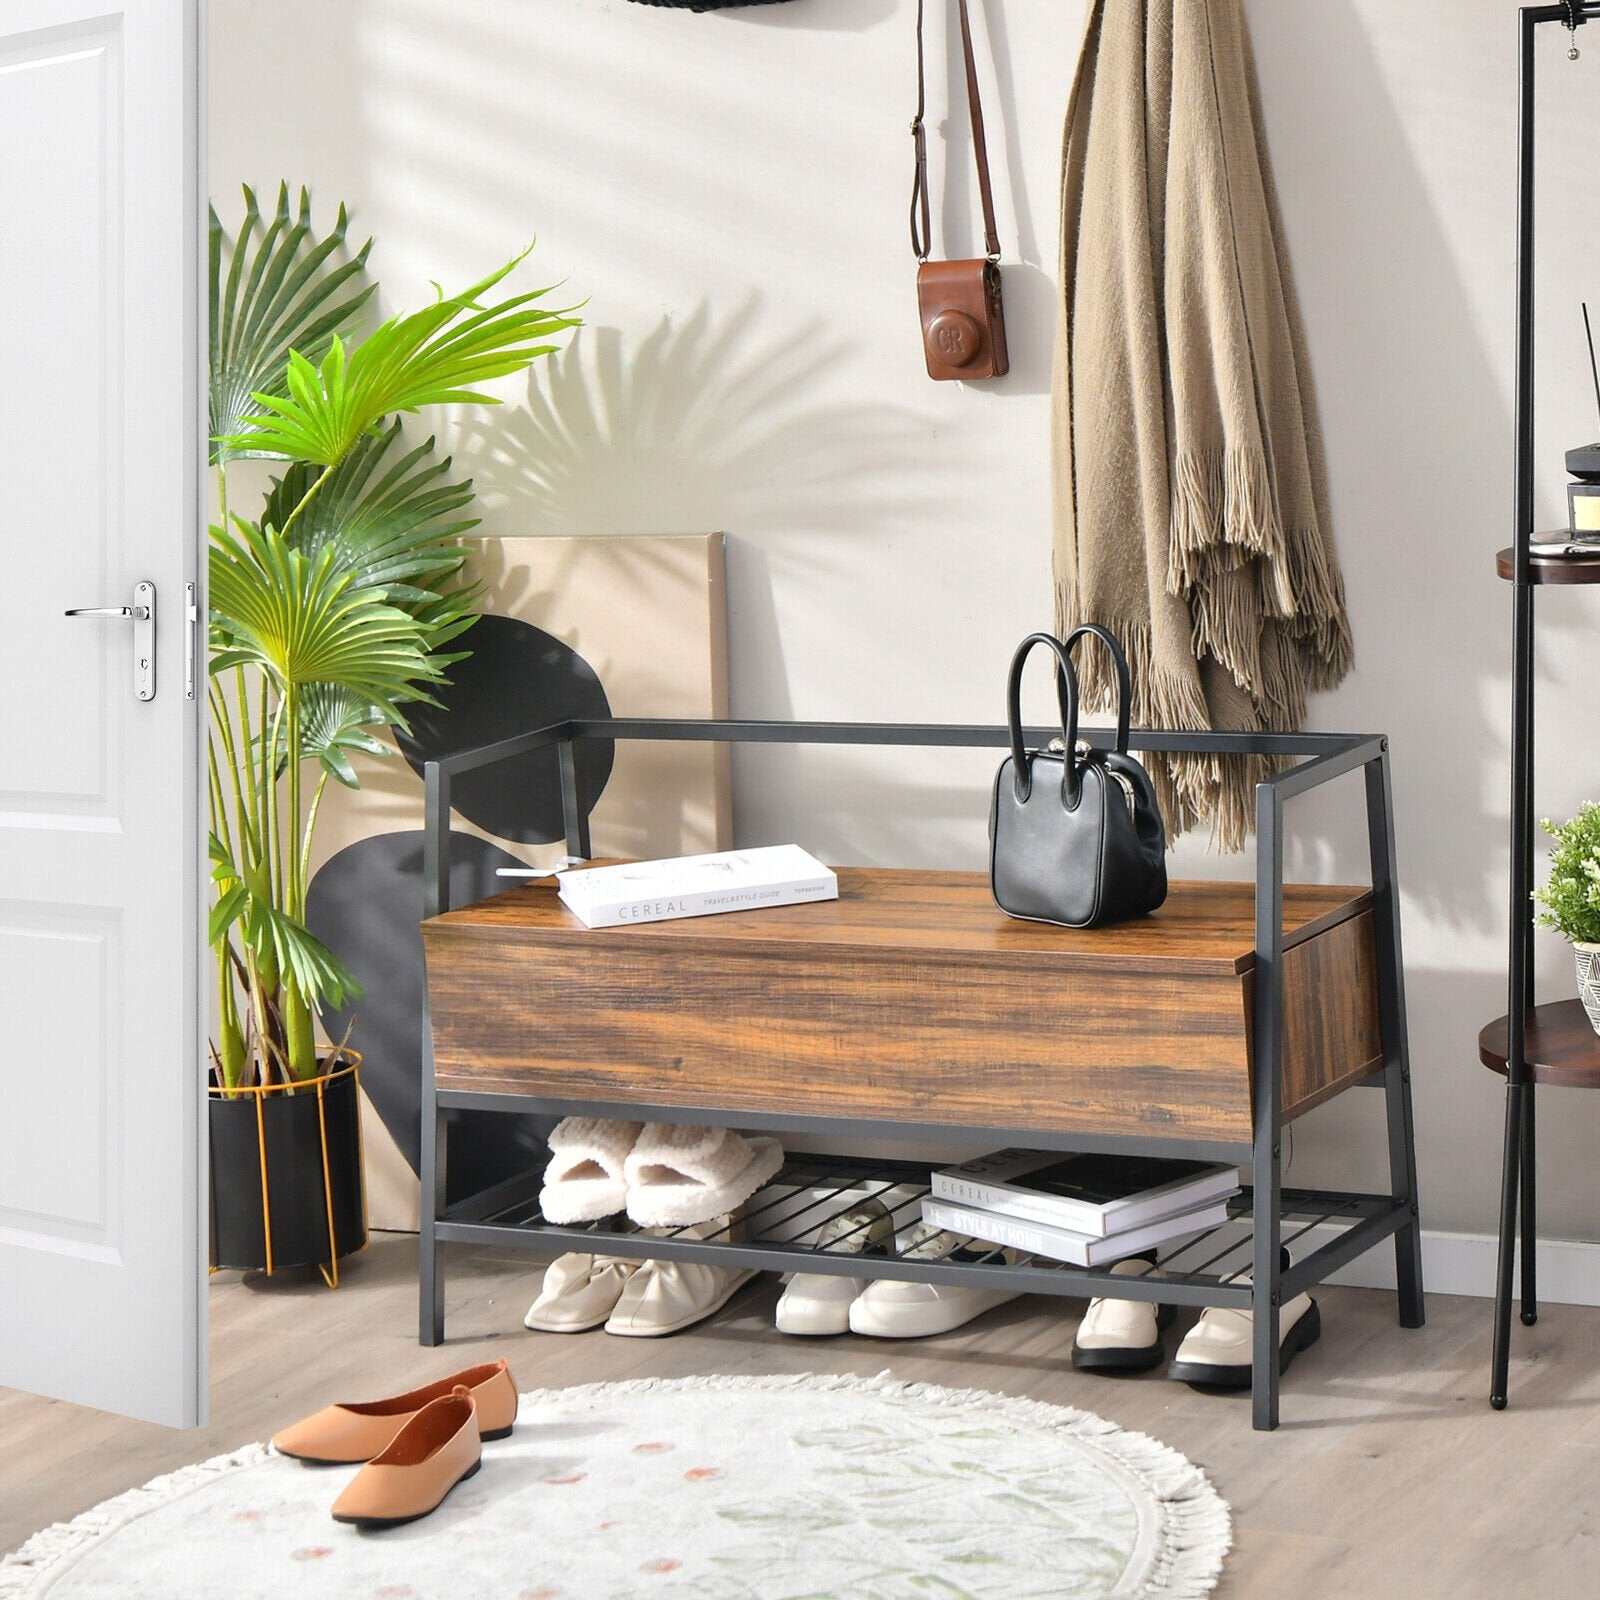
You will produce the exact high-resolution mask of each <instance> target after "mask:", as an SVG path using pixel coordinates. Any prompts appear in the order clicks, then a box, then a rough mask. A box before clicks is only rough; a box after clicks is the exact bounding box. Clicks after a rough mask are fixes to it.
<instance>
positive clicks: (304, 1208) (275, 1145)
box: [210, 1050, 367, 1284]
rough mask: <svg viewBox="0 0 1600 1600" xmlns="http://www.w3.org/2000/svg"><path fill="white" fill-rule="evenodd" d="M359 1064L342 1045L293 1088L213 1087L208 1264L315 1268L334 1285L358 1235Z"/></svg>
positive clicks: (363, 1224)
mask: <svg viewBox="0 0 1600 1600" xmlns="http://www.w3.org/2000/svg"><path fill="white" fill-rule="evenodd" d="M359 1068H360V1058H359V1057H356V1056H355V1053H354V1052H353V1051H348V1050H347V1051H346V1052H345V1053H344V1058H343V1060H342V1061H340V1062H339V1063H337V1064H336V1065H334V1066H333V1068H332V1070H329V1071H326V1072H325V1073H324V1075H323V1076H321V1077H319V1078H312V1079H309V1080H308V1081H307V1082H306V1083H304V1084H302V1085H300V1086H298V1087H297V1088H296V1090H295V1092H294V1093H292V1094H290V1093H287V1092H285V1091H284V1090H282V1089H249V1090H245V1091H244V1092H242V1093H238V1092H236V1093H232V1094H226V1093H223V1092H222V1091H221V1090H220V1089H218V1088H217V1086H216V1085H215V1084H213V1085H212V1087H211V1093H210V1122H211V1265H212V1266H213V1267H214V1268H217V1267H232V1268H238V1269H240V1270H244V1271H250V1270H261V1271H265V1272H268V1273H273V1272H281V1271H282V1270H283V1269H284V1268H286V1267H312V1266H315V1267H321V1268H322V1272H323V1276H324V1277H325V1278H327V1279H328V1281H329V1282H330V1283H332V1284H337V1283H338V1267H337V1264H336V1263H337V1262H338V1259H339V1257H340V1256H344V1255H348V1254H349V1253H350V1252H351V1251H352V1250H359V1249H360V1248H361V1247H362V1246H363V1245H364V1244H366V1242H367V1208H366V1195H365V1192H364V1188H363V1185H362V1174H361V1102H360V1090H359V1086H358V1074H359ZM263 1173H265V1174H266V1179H265V1184H264V1185H263V1181H262V1174H263ZM263 1202H264V1203H263Z"/></svg>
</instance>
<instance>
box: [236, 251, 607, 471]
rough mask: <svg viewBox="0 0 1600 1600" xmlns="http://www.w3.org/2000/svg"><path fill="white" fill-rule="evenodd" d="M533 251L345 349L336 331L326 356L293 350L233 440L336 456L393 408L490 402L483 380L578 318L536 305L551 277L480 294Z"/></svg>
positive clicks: (327, 458)
mask: <svg viewBox="0 0 1600 1600" xmlns="http://www.w3.org/2000/svg"><path fill="white" fill-rule="evenodd" d="M529 249H530V250H531V249H532V246H531V245H530V246H529ZM527 254H528V251H527V250H524V251H523V252H522V254H521V255H519V256H514V257H513V258H512V259H511V260H510V261H508V262H506V264H505V265H504V266H503V267H500V268H499V269H498V270H497V271H495V272H492V273H490V274H489V276H488V277H487V278H484V279H482V280H480V281H479V282H477V283H475V284H473V285H472V286H471V287H470V288H467V289H465V290H463V291H462V292H461V293H460V294H457V295H451V296H448V297H446V296H444V295H443V294H441V295H440V298H439V299H437V300H436V301H435V302H434V303H433V304H432V305H431V306H428V307H426V308H425V309H424V310H422V311H415V312H412V313H411V314H410V315H408V316H403V317H392V318H390V320H389V321H387V322H385V323H384V324H383V326H382V327H380V328H378V329H376V330H375V331H374V332H372V333H371V334H369V335H368V336H367V337H366V338H365V339H362V340H360V341H359V342H358V343H356V344H355V345H353V346H351V347H350V348H349V349H348V350H347V349H346V347H345V343H344V341H343V340H342V339H341V338H338V337H335V338H334V339H333V340H332V341H331V343H330V344H329V346H328V350H327V353H326V355H324V356H322V357H321V359H320V360H318V359H317V358H316V357H315V356H314V355H311V354H308V353H306V352H303V351H300V350H295V351H292V352H291V353H290V356H289V362H288V367H287V370H286V372H285V383H286V387H287V393H281V392H277V391H274V390H270V389H263V390H260V391H258V392H257V393H255V394H254V395H253V396H252V398H253V399H254V400H255V401H256V404H257V407H258V409H257V410H256V411H255V412H253V413H251V414H249V415H247V416H245V418H244V422H243V426H242V427H241V428H240V429H239V430H238V431H237V432H236V433H234V434H232V435H231V436H229V438H228V439H227V441H226V443H227V444H228V446H229V447H230V448H233V449H238V450H241V451H249V452H251V453H253V454H258V455H269V456H280V457H283V458H285V459H287V460H293V461H309V462H315V463H317V464H319V465H322V466H330V465H332V464H334V463H336V462H339V461H342V460H343V459H344V458H345V456H346V455H347V454H348V453H349V451H350V450H351V449H352V448H353V447H354V446H355V444H356V442H357V441H358V440H359V439H360V438H361V437H362V435H363V434H367V433H370V432H371V431H372V430H373V429H374V428H376V427H377V426H378V424H379V423H380V422H381V421H382V419H383V418H384V417H387V416H391V415H393V414H394V413H396V412H401V411H416V410H418V409H419V408H420V407H422V406H425V405H438V404H443V403H446V402H451V401H476V402H481V403H484V404H489V405H493V404H494V403H495V400H494V396H492V395H489V394H485V393H484V392H482V391H481V390H480V389H479V388H478V387H477V385H479V384H483V383H487V382H490V381H491V380H493V379H495V378H503V377H508V376H509V375H510V374H512V373H514V372H520V371H521V370H522V369H523V368H524V367H525V366H527V365H528V363H529V362H531V361H533V360H535V359H536V358H537V357H539V356H542V355H548V354H549V353H550V352H551V351H552V350H554V349H555V348H556V347H555V346H554V345H553V344H550V343H548V342H545V341H548V339H549V338H550V337H551V335H553V334H556V333H559V332H561V331H563V330H564V329H567V328H575V327H577V326H578V325H579V323H578V319H577V318H576V317H575V316H573V315H572V312H573V310H575V309H576V308H575V307H566V308H564V309H563V310H560V311H546V310H543V309H541V308H539V307H537V306H535V304H534V302H535V301H537V300H539V299H541V298H542V297H543V296H544V295H546V294H548V293H549V292H550V289H549V288H548V287H547V288H543V289H536V290H533V291H532V292H531V293H528V294H519V295H513V296H511V297H510V298H509V299H507V300H502V301H500V302H498V303H497V304H494V305H490V306H480V305H479V304H478V303H477V302H478V297H479V296H480V295H482V294H484V293H486V292H487V291H488V290H490V289H492V288H493V287H494V286H495V285H496V284H498V283H499V282H500V281H501V279H503V278H504V277H505V276H506V275H507V274H508V273H509V272H510V271H511V270H512V269H513V268H514V267H515V266H517V265H518V263H519V262H521V261H522V260H523V259H524V258H525V257H526V256H527Z"/></svg>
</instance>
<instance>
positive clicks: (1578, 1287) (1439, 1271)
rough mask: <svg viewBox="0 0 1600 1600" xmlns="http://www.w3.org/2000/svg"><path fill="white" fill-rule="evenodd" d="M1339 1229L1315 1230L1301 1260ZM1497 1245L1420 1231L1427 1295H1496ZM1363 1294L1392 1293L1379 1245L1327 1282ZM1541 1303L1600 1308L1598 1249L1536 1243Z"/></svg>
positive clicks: (1386, 1252)
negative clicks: (1367, 1291) (1368, 1291)
mask: <svg viewBox="0 0 1600 1600" xmlns="http://www.w3.org/2000/svg"><path fill="white" fill-rule="evenodd" d="M1340 1231H1341V1230H1340V1229H1338V1228H1334V1227H1321V1228H1313V1229H1311V1230H1310V1232H1308V1233H1306V1234H1303V1235H1302V1236H1301V1239H1300V1241H1298V1242H1297V1243H1296V1245H1295V1247H1294V1253H1295V1254H1296V1255H1303V1254H1305V1253H1306V1251H1307V1250H1308V1249H1309V1248H1310V1247H1311V1246H1312V1245H1313V1244H1324V1243H1326V1242H1327V1241H1328V1240H1329V1239H1332V1238H1336V1237H1337V1236H1338V1234H1339V1233H1340ZM1498 1251H1499V1241H1498V1240H1497V1239H1496V1238H1495V1236H1494V1235H1493V1234H1489V1233H1444V1232H1441V1231H1439V1230H1437V1229H1431V1228H1424V1229H1423V1230H1422V1284H1423V1288H1424V1289H1425V1290H1426V1291H1427V1292H1428V1293H1429V1294H1469V1295H1478V1296H1480V1297H1483V1298H1491V1297H1492V1296H1493V1295H1494V1280H1495V1261H1496V1257H1497V1254H1498ZM1329 1281H1330V1282H1332V1283H1348V1284H1353V1285H1355V1286H1356V1287H1357V1288H1362V1289H1392V1288H1394V1250H1393V1248H1392V1247H1391V1246H1390V1245H1389V1244H1387V1243H1384V1244H1381V1245H1379V1246H1378V1247H1377V1249H1375V1250H1369V1251H1367V1253H1366V1254H1365V1255H1363V1256H1358V1257H1357V1258H1356V1259H1355V1260H1354V1261H1352V1262H1351V1263H1350V1264H1349V1265H1348V1266H1346V1267H1341V1268H1340V1270H1339V1271H1338V1272H1336V1273H1334V1274H1333V1276H1332V1277H1331V1278H1330V1280H1329ZM1539 1298H1540V1300H1541V1301H1548V1302H1550V1303H1551V1304H1552V1305H1567V1306H1600V1244H1594V1243H1590V1242H1589V1241H1587V1240H1580V1239H1541V1240H1540V1241H1539Z"/></svg>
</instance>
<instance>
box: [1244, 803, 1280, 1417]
mask: <svg viewBox="0 0 1600 1600" xmlns="http://www.w3.org/2000/svg"><path fill="white" fill-rule="evenodd" d="M1282 1080H1283V803H1282V801H1281V800H1280V799H1279V798H1278V796H1277V793H1276V792H1275V791H1274V790H1273V789H1272V787H1271V786H1270V785H1269V784H1264V783H1263V784H1260V785H1258V786H1257V789H1256V970H1255V1085H1254V1105H1253V1106H1252V1114H1253V1118H1254V1127H1255V1138H1254V1153H1253V1156H1252V1160H1251V1172H1250V1179H1251V1195H1250V1199H1251V1207H1250V1209H1251V1244H1252V1251H1251V1263H1250V1277H1251V1296H1250V1312H1251V1317H1250V1325H1251V1332H1252V1336H1253V1348H1252V1351H1251V1362H1250V1394H1251V1410H1252V1424H1253V1426H1254V1427H1256V1428H1261V1429H1267V1428H1276V1427H1277V1426H1278V1377H1279V1374H1278V1327H1279V1322H1280V1317H1281V1312H1282V1299H1283V1296H1282V1294H1281V1293H1280V1288H1281V1282H1280V1280H1281V1275H1282V1271H1283V1267H1282V1262H1281V1261H1280V1259H1279V1254H1278V1248H1279V1238H1280V1234H1281V1232H1282V1226H1281V1225H1282V1220H1283V1170H1282V1164H1281V1160H1280V1156H1281V1151H1280V1144H1279V1141H1280V1139H1281V1138H1282V1134H1283V1089H1282Z"/></svg>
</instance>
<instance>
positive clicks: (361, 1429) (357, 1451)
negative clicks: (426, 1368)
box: [272, 1361, 517, 1466]
mask: <svg viewBox="0 0 1600 1600" xmlns="http://www.w3.org/2000/svg"><path fill="white" fill-rule="evenodd" d="M458 1387H459V1388H464V1389H466V1390H468V1391H469V1392H470V1394H471V1395H472V1399H473V1402H474V1403H475V1404H476V1406H477V1408H478V1428H479V1430H480V1432H481V1434H482V1437H483V1438H485V1439H504V1438H505V1437H506V1436H507V1435H508V1434H509V1433H510V1432H511V1424H512V1423H513V1422H515V1421H516V1417H517V1385H516V1381H515V1380H514V1379H513V1378H512V1376H511V1373H510V1370H509V1369H508V1368H507V1366H506V1364H505V1362H503V1361H489V1362H485V1363H484V1364H483V1365H482V1366H479V1367H468V1368H467V1369H466V1370H465V1371H464V1372H452V1373H451V1374H450V1376H449V1377H448V1378H440V1379H439V1381H438V1382H437V1383H428V1384H424V1385H423V1386H422V1387H421V1388H420V1389H411V1390H408V1391H407V1392H406V1393H405V1394H396V1395H390V1396H389V1397H388V1398H387V1399H385V1400H363V1401H358V1402H351V1403H347V1404H343V1405H333V1406H324V1407H323V1408H322V1410H321V1411H318V1412H315V1413H313V1414H312V1415H311V1416H309V1417H304V1418H302V1419H301V1420H300V1421H299V1422H296V1423H293V1424H292V1425H291V1426H289V1427H287V1428H285V1429H284V1430H283V1431H282V1432H281V1433H276V1434H274V1435H273V1437H272V1447H273V1449H275V1450H276V1451H278V1452H279V1454H280V1455H286V1456H293V1457H294V1458H295V1459H296V1460H297V1461H309V1462H312V1463H313V1464H315V1465H318V1466H349V1465H351V1464H353V1463H355V1462H358V1461H371V1460H372V1458H373V1457H374V1456H376V1455H379V1454H380V1453H381V1452H383V1451H384V1450H386V1449H387V1448H388V1447H389V1443H390V1441H391V1440H392V1439H393V1438H394V1437H395V1435H396V1434H397V1433H399V1431H400V1430H401V1429H402V1428H403V1427H404V1426H405V1425H406V1424H407V1423H408V1422H409V1421H410V1420H411V1419H412V1417H414V1416H415V1415H416V1414H417V1413H418V1412H419V1411H421V1410H422V1408H423V1407H424V1406H425V1405H427V1404H428V1402H429V1401H430V1400H438V1399H440V1398H441V1397H442V1396H445V1395H448V1394H450V1393H451V1392H452V1391H453V1390H455V1389H456V1388H458Z"/></svg>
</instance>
